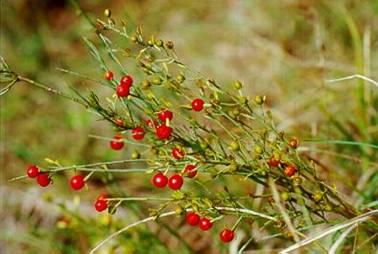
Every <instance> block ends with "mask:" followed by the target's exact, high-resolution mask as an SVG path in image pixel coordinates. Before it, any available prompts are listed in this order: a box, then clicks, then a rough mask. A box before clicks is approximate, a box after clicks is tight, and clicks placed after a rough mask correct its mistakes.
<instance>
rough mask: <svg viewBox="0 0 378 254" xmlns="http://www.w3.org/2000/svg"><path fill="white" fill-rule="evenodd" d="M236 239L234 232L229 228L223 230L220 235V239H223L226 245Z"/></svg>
mask: <svg viewBox="0 0 378 254" xmlns="http://www.w3.org/2000/svg"><path fill="white" fill-rule="evenodd" d="M234 237H235V233H234V231H232V230H231V229H228V228H225V229H223V230H222V231H221V232H220V234H219V238H220V239H221V241H222V242H225V243H229V242H231V241H232V240H233V239H234Z"/></svg>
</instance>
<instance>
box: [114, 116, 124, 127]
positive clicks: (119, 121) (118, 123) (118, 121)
mask: <svg viewBox="0 0 378 254" xmlns="http://www.w3.org/2000/svg"><path fill="white" fill-rule="evenodd" d="M115 123H116V125H118V126H123V125H124V124H125V123H124V122H123V120H122V119H120V118H118V119H116V120H115Z"/></svg>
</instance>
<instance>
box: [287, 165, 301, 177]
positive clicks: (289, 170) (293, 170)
mask: <svg viewBox="0 0 378 254" xmlns="http://www.w3.org/2000/svg"><path fill="white" fill-rule="evenodd" d="M297 171H298V169H297V168H296V167H295V166H292V165H289V166H286V167H285V169H284V173H285V175H287V176H288V177H291V176H293V175H294V174H295V173H297Z"/></svg>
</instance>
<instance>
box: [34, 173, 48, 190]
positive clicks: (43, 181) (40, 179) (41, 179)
mask: <svg viewBox="0 0 378 254" xmlns="http://www.w3.org/2000/svg"><path fill="white" fill-rule="evenodd" d="M50 182H51V179H50V176H49V174H48V173H40V174H38V176H37V183H38V184H39V186H41V187H46V186H48V185H49V184H50Z"/></svg>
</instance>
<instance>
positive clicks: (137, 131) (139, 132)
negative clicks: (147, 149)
mask: <svg viewBox="0 0 378 254" xmlns="http://www.w3.org/2000/svg"><path fill="white" fill-rule="evenodd" d="M131 135H132V136H133V138H134V139H135V140H142V139H143V138H144V129H143V128H142V127H135V128H134V129H132V130H131Z"/></svg>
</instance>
